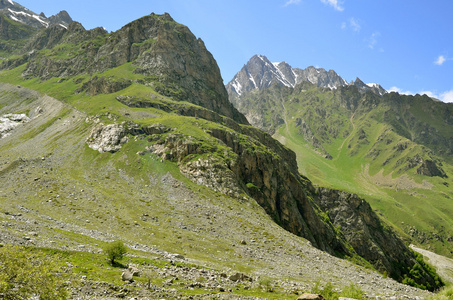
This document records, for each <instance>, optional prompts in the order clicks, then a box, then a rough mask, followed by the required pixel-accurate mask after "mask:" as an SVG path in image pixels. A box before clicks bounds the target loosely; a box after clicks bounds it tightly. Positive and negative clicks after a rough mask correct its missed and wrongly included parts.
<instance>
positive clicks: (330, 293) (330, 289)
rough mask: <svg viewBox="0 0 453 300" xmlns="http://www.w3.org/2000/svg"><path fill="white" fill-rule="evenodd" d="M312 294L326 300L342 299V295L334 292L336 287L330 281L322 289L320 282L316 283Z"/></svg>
mask: <svg viewBox="0 0 453 300" xmlns="http://www.w3.org/2000/svg"><path fill="white" fill-rule="evenodd" d="M311 292H312V293H313V294H319V295H322V296H323V297H324V299H326V300H338V298H339V297H340V294H339V293H338V292H336V291H335V290H334V286H333V285H332V283H331V282H330V281H329V282H328V283H327V284H326V285H325V286H324V287H323V288H321V287H320V282H319V281H318V282H316V284H315V286H314V287H313V288H312V290H311Z"/></svg>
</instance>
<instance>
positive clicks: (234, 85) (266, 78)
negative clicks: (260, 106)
mask: <svg viewBox="0 0 453 300" xmlns="http://www.w3.org/2000/svg"><path fill="white" fill-rule="evenodd" d="M302 82H310V83H312V84H314V85H316V86H318V87H323V88H329V89H336V88H339V87H342V86H347V85H348V83H347V81H346V80H344V79H343V78H341V77H340V76H339V75H338V74H337V73H336V72H335V71H333V70H329V71H326V70H324V69H322V68H315V67H308V68H306V69H299V68H292V67H291V66H290V65H289V64H287V63H286V62H280V63H272V62H271V61H270V60H269V59H268V58H267V57H266V56H264V55H255V56H253V57H252V58H251V59H250V60H249V61H248V62H247V64H246V65H245V66H244V67H243V68H242V69H241V70H240V71H239V72H238V73H237V74H236V75H235V76H234V78H233V79H232V80H231V81H230V82H229V83H228V84H227V85H226V88H227V91H228V94H229V95H230V99H231V100H232V102H233V104H235V101H234V99H235V98H237V97H238V96H241V95H242V94H243V93H246V92H250V91H252V90H257V89H258V90H261V89H263V88H268V87H270V86H271V85H272V84H278V85H281V86H287V87H293V88H294V87H295V86H296V85H297V84H300V83H302ZM351 85H355V86H357V87H358V88H359V90H361V91H364V92H365V91H369V90H371V91H373V92H375V93H377V94H379V95H383V94H384V93H386V91H385V90H384V89H383V88H382V87H381V86H380V85H379V84H374V83H373V84H365V83H363V82H362V81H361V80H360V79H358V78H357V80H356V81H355V82H351Z"/></svg>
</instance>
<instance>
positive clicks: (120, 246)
mask: <svg viewBox="0 0 453 300" xmlns="http://www.w3.org/2000/svg"><path fill="white" fill-rule="evenodd" d="M104 253H105V254H106V255H107V258H108V259H109V261H110V263H111V264H112V266H113V265H114V264H115V260H120V259H122V258H123V256H124V254H126V253H127V247H126V246H125V245H124V243H123V242H122V241H113V242H111V243H109V244H107V246H105V248H104Z"/></svg>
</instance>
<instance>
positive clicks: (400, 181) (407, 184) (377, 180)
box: [361, 165, 433, 190]
mask: <svg viewBox="0 0 453 300" xmlns="http://www.w3.org/2000/svg"><path fill="white" fill-rule="evenodd" d="M361 175H362V177H363V178H365V179H367V180H368V181H369V182H372V183H374V184H376V185H377V186H382V187H387V188H393V189H395V190H411V189H431V188H433V185H432V184H431V183H429V182H428V181H426V180H423V183H417V182H415V181H414V180H413V179H411V178H410V177H409V176H407V175H406V174H403V175H401V176H399V177H396V178H393V172H391V173H389V174H387V175H384V170H383V169H382V170H381V171H379V172H378V173H377V174H375V175H373V176H371V175H370V166H369V165H366V166H365V167H362V174H361Z"/></svg>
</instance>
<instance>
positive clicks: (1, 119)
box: [0, 114, 30, 138]
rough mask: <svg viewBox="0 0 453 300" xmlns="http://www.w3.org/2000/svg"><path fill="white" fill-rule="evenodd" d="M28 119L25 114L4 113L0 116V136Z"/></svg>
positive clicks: (6, 134) (3, 135) (5, 135)
mask: <svg viewBox="0 0 453 300" xmlns="http://www.w3.org/2000/svg"><path fill="white" fill-rule="evenodd" d="M29 121H30V118H29V117H27V115H25V114H6V115H3V116H0V138H4V137H7V136H8V135H9V134H10V131H11V130H13V129H14V128H16V127H17V126H19V125H21V124H23V123H27V122H29Z"/></svg>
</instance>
